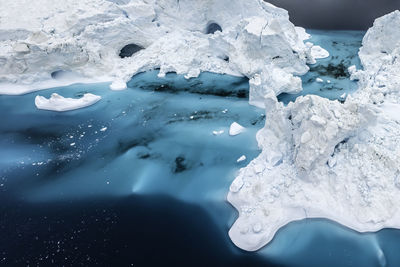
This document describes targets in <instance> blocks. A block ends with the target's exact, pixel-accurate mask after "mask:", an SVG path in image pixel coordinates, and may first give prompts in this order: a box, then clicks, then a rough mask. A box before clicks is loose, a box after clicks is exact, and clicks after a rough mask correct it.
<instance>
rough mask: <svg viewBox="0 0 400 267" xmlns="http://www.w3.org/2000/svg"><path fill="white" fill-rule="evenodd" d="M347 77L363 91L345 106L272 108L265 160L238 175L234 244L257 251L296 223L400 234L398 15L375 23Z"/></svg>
mask: <svg viewBox="0 0 400 267" xmlns="http://www.w3.org/2000/svg"><path fill="white" fill-rule="evenodd" d="M359 56H360V59H361V62H362V65H363V67H364V70H356V69H355V68H354V67H352V68H351V69H350V72H351V73H352V78H353V79H357V80H359V89H358V91H357V92H356V93H355V94H353V95H352V96H348V97H347V99H346V101H345V102H344V103H343V104H341V103H340V102H338V101H330V100H328V99H324V98H321V97H318V96H305V97H300V98H298V99H297V100H296V102H295V103H290V104H289V105H287V106H284V105H283V104H281V103H278V102H277V101H276V98H275V97H274V96H272V95H271V96H270V98H269V99H267V100H266V102H265V106H266V116H267V119H266V124H265V127H264V128H263V129H262V130H261V131H260V132H259V133H258V134H257V140H258V143H259V146H260V148H262V153H261V154H260V156H259V157H258V158H256V159H254V160H253V161H252V162H251V163H250V164H249V165H248V166H247V167H245V168H243V169H241V170H240V173H239V174H238V176H237V178H236V179H235V180H234V182H233V183H232V185H231V187H230V192H229V194H228V200H229V202H231V203H232V204H233V205H234V206H235V207H236V209H237V210H238V211H239V218H238V219H237V221H236V222H235V223H234V225H233V226H232V228H231V230H230V232H229V235H230V237H231V239H232V240H233V242H234V243H235V244H236V245H237V246H239V247H241V248H242V249H245V250H249V251H253V250H257V249H259V248H261V247H262V246H264V245H265V244H267V243H268V242H270V241H271V239H272V238H273V237H274V235H275V233H276V231H277V230H278V229H279V228H281V227H283V226H284V225H286V224H288V223H289V222H291V221H295V220H301V219H304V218H327V219H331V220H334V221H336V222H339V223H340V224H342V225H345V226H347V227H349V228H351V229H354V230H357V231H359V232H367V231H378V230H380V229H382V228H400V206H399V204H398V203H400V115H399V114H400V76H399V70H400V12H399V11H396V12H394V13H391V14H389V15H386V16H384V17H382V18H379V19H377V20H376V21H375V23H374V26H373V27H372V28H371V29H370V30H369V31H368V32H367V34H366V36H365V37H364V39H363V46H362V48H361V49H360V53H359Z"/></svg>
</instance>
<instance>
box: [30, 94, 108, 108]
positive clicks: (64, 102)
mask: <svg viewBox="0 0 400 267" xmlns="http://www.w3.org/2000/svg"><path fill="white" fill-rule="evenodd" d="M100 99H101V96H97V95H93V94H90V93H87V94H84V95H83V97H81V98H79V99H74V98H65V97H63V96H61V95H59V94H57V93H53V94H51V97H50V98H49V99H47V98H45V97H43V96H39V95H38V96H36V98H35V105H36V107H37V108H38V109H44V110H51V111H59V112H61V111H68V110H75V109H80V108H84V107H88V106H91V105H94V104H95V103H97V102H98V101H100Z"/></svg>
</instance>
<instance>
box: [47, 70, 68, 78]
mask: <svg viewBox="0 0 400 267" xmlns="http://www.w3.org/2000/svg"><path fill="white" fill-rule="evenodd" d="M50 75H51V78H52V79H55V80H57V79H60V78H61V77H62V76H64V75H65V71H64V70H56V71H53V72H52V73H51V74H50Z"/></svg>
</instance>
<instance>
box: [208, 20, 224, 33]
mask: <svg viewBox="0 0 400 267" xmlns="http://www.w3.org/2000/svg"><path fill="white" fill-rule="evenodd" d="M217 31H220V32H222V28H221V26H220V25H219V24H217V23H215V22H212V23H210V24H208V25H207V29H206V33H207V34H214V33H215V32H217Z"/></svg>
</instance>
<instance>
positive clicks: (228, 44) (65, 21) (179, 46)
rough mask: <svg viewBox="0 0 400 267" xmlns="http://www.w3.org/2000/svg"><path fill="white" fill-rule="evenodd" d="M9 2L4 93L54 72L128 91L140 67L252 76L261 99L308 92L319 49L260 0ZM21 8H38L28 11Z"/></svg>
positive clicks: (1, 50)
mask: <svg viewBox="0 0 400 267" xmlns="http://www.w3.org/2000/svg"><path fill="white" fill-rule="evenodd" d="M2 6H7V7H8V8H3V9H2V10H1V11H0V18H1V21H2V23H1V24H0V65H1V66H2V67H1V68H0V94H24V93H28V92H32V91H34V90H38V89H44V88H46V84H51V86H56V85H57V83H56V82H58V81H57V79H55V76H54V75H53V74H54V73H57V72H60V71H63V72H71V73H76V74H79V77H81V79H82V80H84V81H87V80H97V81H102V82H103V81H110V82H112V83H111V86H110V87H111V89H113V90H122V89H125V88H126V84H125V83H126V82H128V81H129V80H130V79H131V77H132V76H134V75H135V74H138V73H141V72H145V71H148V70H153V69H159V76H160V77H163V76H164V75H165V74H167V73H169V72H176V73H177V74H183V75H185V77H186V78H188V79H189V78H191V77H197V76H199V74H200V73H202V72H213V73H218V74H230V75H235V76H242V77H243V76H244V77H248V78H249V79H250V80H251V82H250V85H251V87H252V88H250V95H251V96H250V98H251V99H255V100H254V102H255V103H257V105H258V106H262V107H263V103H262V102H263V101H262V99H263V96H264V95H266V94H268V93H273V94H280V93H282V92H288V93H293V92H299V91H301V89H302V88H301V80H300V78H299V77H297V75H302V74H304V73H306V72H307V71H308V69H309V68H308V66H307V63H312V62H314V61H315V58H314V56H319V55H318V53H316V52H315V51H321V49H319V48H313V45H312V44H310V43H308V44H307V45H306V44H304V41H305V40H306V39H308V38H309V35H308V34H307V33H306V32H305V30H304V29H303V28H300V27H295V26H294V25H293V24H292V23H291V22H290V21H289V16H288V13H287V11H285V10H283V9H281V8H277V7H275V6H273V5H271V4H269V3H266V2H264V1H262V0H251V1H240V0H234V1H227V0H224V1H221V0H219V1H216V0H213V1H198V2H196V3H193V1H189V0H181V1H175V0H162V1H154V0H151V1H144V0H137V1H107V0H95V1H93V0H83V1H82V0H71V1H68V2H67V3H65V4H63V5H60V4H59V3H55V2H54V1H50V0H40V1H27V0H22V1H18V2H14V3H12V4H9V3H7V4H4V5H2ZM21 9H25V10H26V9H29V10H33V11H32V12H27V13H26V14H24V16H23V17H21V16H20V14H19V13H18V12H19V10H21ZM313 51H314V52H313ZM313 55H314V56H313ZM75 82H79V79H78V80H76V81H75ZM55 83H56V84H55ZM260 83H262V84H260ZM60 85H65V84H60ZM48 87H50V86H47V88H48Z"/></svg>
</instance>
